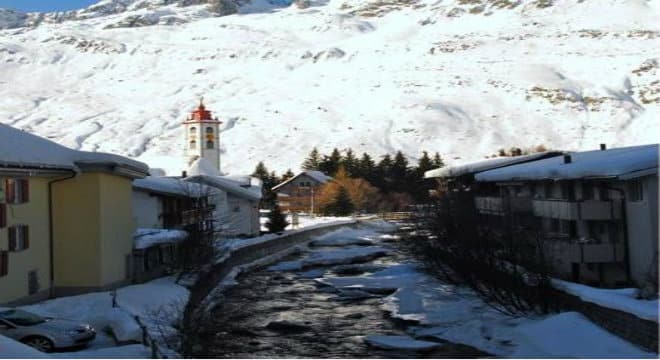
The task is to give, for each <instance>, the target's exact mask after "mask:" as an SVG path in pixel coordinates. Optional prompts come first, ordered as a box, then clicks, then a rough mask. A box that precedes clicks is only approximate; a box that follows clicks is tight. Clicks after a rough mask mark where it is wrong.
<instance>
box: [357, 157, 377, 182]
mask: <svg viewBox="0 0 660 360" xmlns="http://www.w3.org/2000/svg"><path fill="white" fill-rule="evenodd" d="M357 177H360V178H362V179H365V180H367V181H368V182H369V183H371V184H372V185H373V184H374V179H375V177H376V163H375V162H374V160H373V159H372V158H371V156H369V154H367V153H366V152H365V153H363V154H362V157H361V158H360V160H359V162H358V167H357Z"/></svg>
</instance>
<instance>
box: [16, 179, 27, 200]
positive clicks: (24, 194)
mask: <svg viewBox="0 0 660 360" xmlns="http://www.w3.org/2000/svg"><path fill="white" fill-rule="evenodd" d="M18 183H19V184H20V186H21V198H20V199H18V200H19V202H22V203H25V202H28V201H30V181H29V180H28V179H21V180H19V181H18Z"/></svg>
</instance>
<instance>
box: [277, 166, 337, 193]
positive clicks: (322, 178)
mask: <svg viewBox="0 0 660 360" xmlns="http://www.w3.org/2000/svg"><path fill="white" fill-rule="evenodd" d="M303 175H307V176H309V177H310V178H312V180H314V181H317V182H319V183H321V184H325V183H327V182H328V181H330V180H332V177H330V176H328V175H326V174H325V173H323V172H322V171H317V170H305V171H303V172H301V173H299V174H297V175H296V176H294V177H292V178H290V179H288V180H286V181H283V182H281V183H279V184H277V185H275V186H273V190H277V189H279V188H281V187H282V186H284V185H286V184H288V183H290V182H291V181H293V180H294V179H297V178H299V177H300V176H303Z"/></svg>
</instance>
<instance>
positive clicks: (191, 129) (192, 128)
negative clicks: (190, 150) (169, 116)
mask: <svg viewBox="0 0 660 360" xmlns="http://www.w3.org/2000/svg"><path fill="white" fill-rule="evenodd" d="M195 131H197V128H196V127H194V126H193V127H191V128H190V133H191V134H194V133H195Z"/></svg>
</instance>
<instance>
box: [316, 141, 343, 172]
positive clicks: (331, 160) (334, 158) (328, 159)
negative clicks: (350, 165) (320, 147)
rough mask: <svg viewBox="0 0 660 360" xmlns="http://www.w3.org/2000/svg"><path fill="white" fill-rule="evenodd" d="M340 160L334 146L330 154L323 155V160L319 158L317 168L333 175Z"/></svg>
mask: <svg viewBox="0 0 660 360" xmlns="http://www.w3.org/2000/svg"><path fill="white" fill-rule="evenodd" d="M340 162H341V153H340V152H339V150H338V149H337V148H334V149H333V150H332V153H331V154H330V156H326V155H324V156H323V160H321V162H320V163H319V168H318V170H321V171H323V172H324V173H326V174H328V175H329V176H335V173H336V172H337V169H339V165H340Z"/></svg>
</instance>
